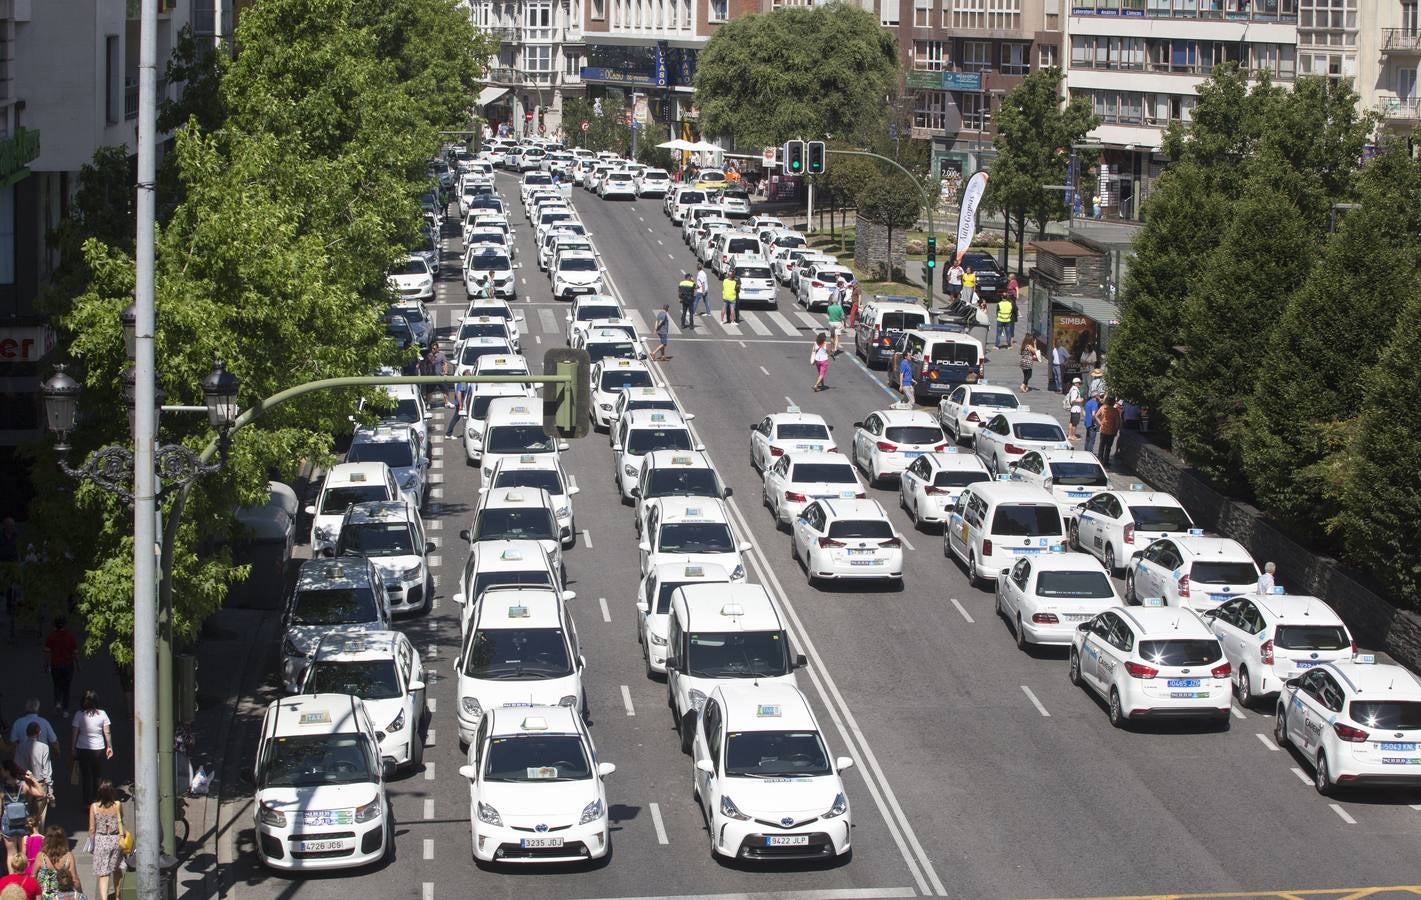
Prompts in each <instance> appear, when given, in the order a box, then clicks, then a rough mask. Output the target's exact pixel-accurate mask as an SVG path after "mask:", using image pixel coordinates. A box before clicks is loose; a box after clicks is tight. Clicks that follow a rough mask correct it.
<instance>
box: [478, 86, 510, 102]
mask: <svg viewBox="0 0 1421 900" xmlns="http://www.w3.org/2000/svg"><path fill="white" fill-rule="evenodd" d="M507 94H508V88H501V87H486V88H484V89H483V90H481V91H479V103H478V105H479V106H488V105H489V104H490V103H492V102H494V101H495V100H500V99H502V98H503V97H504V96H506V95H507Z"/></svg>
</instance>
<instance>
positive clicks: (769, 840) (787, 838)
mask: <svg viewBox="0 0 1421 900" xmlns="http://www.w3.org/2000/svg"><path fill="white" fill-rule="evenodd" d="M765 846H766V847H808V846H809V835H807V834H771V835H767V836H766V837H765Z"/></svg>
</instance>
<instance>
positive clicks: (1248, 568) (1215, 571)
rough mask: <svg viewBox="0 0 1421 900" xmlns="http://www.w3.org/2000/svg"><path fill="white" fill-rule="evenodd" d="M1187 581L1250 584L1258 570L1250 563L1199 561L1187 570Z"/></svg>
mask: <svg viewBox="0 0 1421 900" xmlns="http://www.w3.org/2000/svg"><path fill="white" fill-rule="evenodd" d="M1189 580H1190V581H1196V582H1199V583H1200V584H1252V583H1254V582H1255V581H1257V580H1258V569H1257V568H1256V567H1255V566H1254V565H1253V563H1250V562H1222V561H1211V562H1204V561H1199V562H1196V563H1194V565H1193V566H1192V567H1190V569H1189Z"/></svg>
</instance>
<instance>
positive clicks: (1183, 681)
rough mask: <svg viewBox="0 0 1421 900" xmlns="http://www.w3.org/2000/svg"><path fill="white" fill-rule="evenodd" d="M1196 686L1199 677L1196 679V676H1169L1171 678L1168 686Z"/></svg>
mask: <svg viewBox="0 0 1421 900" xmlns="http://www.w3.org/2000/svg"><path fill="white" fill-rule="evenodd" d="M1198 686H1199V679H1197V678H1171V679H1170V680H1169V687H1172V688H1177V687H1198Z"/></svg>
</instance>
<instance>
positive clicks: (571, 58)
mask: <svg viewBox="0 0 1421 900" xmlns="http://www.w3.org/2000/svg"><path fill="white" fill-rule="evenodd" d="M562 70H563V74H564V75H571V76H573V77H577V76H578V75H581V74H582V54H581V53H569V54H567V55H566V56H564V57H563V67H562Z"/></svg>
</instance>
